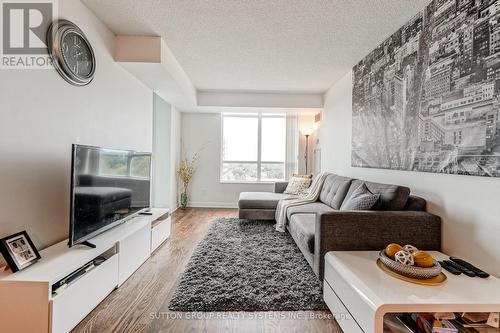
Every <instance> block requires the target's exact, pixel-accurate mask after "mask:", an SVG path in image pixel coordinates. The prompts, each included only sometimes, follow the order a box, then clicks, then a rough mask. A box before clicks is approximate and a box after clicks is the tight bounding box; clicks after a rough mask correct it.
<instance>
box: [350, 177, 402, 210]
mask: <svg viewBox="0 0 500 333" xmlns="http://www.w3.org/2000/svg"><path fill="white" fill-rule="evenodd" d="M363 184H365V185H366V187H367V188H368V190H370V192H372V193H374V194H380V201H381V203H380V210H403V209H404V207H405V205H406V201H408V196H409V195H410V189H409V188H408V187H405V186H399V185H389V184H380V183H372V182H366V181H363V180H354V181H353V182H352V183H351V187H350V188H349V192H347V195H346V197H347V198H349V197H350V196H351V194H352V193H353V192H354V191H355V190H356V189H357V188H359V187H360V186H362V185H363Z"/></svg>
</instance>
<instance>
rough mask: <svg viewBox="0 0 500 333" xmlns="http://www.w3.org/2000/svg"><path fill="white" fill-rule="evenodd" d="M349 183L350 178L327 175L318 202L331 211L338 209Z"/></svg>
mask: <svg viewBox="0 0 500 333" xmlns="http://www.w3.org/2000/svg"><path fill="white" fill-rule="evenodd" d="M351 182H352V178H348V177H342V176H337V175H335V174H329V175H328V176H326V178H325V182H324V183H323V187H322V188H321V193H320V195H319V200H320V201H321V202H323V203H324V204H326V205H328V206H330V207H331V208H333V209H337V210H338V209H340V206H342V202H343V201H344V198H345V197H346V194H347V191H348V190H349V186H350V185H351Z"/></svg>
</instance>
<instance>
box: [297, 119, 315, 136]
mask: <svg viewBox="0 0 500 333" xmlns="http://www.w3.org/2000/svg"><path fill="white" fill-rule="evenodd" d="M300 132H301V133H302V135H311V134H313V132H314V118H313V117H311V118H310V119H305V120H304V121H302V122H301V124H300Z"/></svg>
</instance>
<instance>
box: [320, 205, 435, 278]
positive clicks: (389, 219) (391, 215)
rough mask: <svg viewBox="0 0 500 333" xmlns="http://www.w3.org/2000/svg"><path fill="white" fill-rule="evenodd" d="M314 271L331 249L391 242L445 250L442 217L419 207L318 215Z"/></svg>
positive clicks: (376, 248)
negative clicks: (442, 246) (422, 210)
mask: <svg viewBox="0 0 500 333" xmlns="http://www.w3.org/2000/svg"><path fill="white" fill-rule="evenodd" d="M315 227H316V230H315V239H314V271H315V272H316V274H318V276H320V277H321V278H322V277H323V270H324V256H325V254H326V253H327V252H329V251H379V250H382V249H384V248H385V247H386V246H387V245H388V244H390V243H398V244H401V245H406V244H411V245H414V246H416V247H417V248H419V249H422V250H437V251H439V250H441V218H440V217H439V216H436V215H433V214H430V213H426V212H416V211H335V212H328V213H320V214H317V215H316V226H315Z"/></svg>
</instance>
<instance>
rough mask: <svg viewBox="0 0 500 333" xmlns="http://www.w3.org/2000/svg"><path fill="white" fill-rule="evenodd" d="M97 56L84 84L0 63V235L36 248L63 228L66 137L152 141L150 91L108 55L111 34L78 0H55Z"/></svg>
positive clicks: (147, 144)
mask: <svg viewBox="0 0 500 333" xmlns="http://www.w3.org/2000/svg"><path fill="white" fill-rule="evenodd" d="M59 5H60V8H59V14H60V16H61V17H62V18H65V19H69V20H71V21H73V22H75V23H76V24H77V25H78V26H80V28H82V30H83V31H84V32H85V34H86V35H87V37H88V38H89V40H90V42H91V43H92V46H93V47H94V51H95V53H96V57H97V72H96V75H95V80H94V81H93V82H92V83H91V84H90V85H89V86H87V87H74V86H71V85H69V84H68V83H66V81H64V80H63V79H62V78H61V77H60V76H59V74H57V73H56V71H54V70H10V71H5V70H0V108H1V109H0V152H1V158H0V237H4V236H7V235H9V234H12V233H14V232H17V231H20V230H27V231H28V233H29V234H30V236H31V237H32V238H33V239H34V241H35V244H36V245H37V246H38V247H39V248H41V247H45V246H47V245H50V244H53V243H55V242H57V241H60V240H62V239H64V238H67V236H68V228H69V227H68V220H69V190H70V189H69V187H70V158H71V144H72V143H85V144H91V145H100V146H107V147H116V148H129V149H136V150H141V151H151V149H152V139H151V138H152V100H153V98H152V93H151V91H150V90H149V89H146V88H145V87H144V86H143V85H142V84H141V83H139V81H137V80H136V79H135V78H134V77H132V76H131V75H130V74H129V73H128V72H126V71H125V70H123V69H122V68H121V67H120V66H119V65H117V64H115V63H114V61H113V58H112V52H113V40H114V35H113V34H112V33H111V32H110V31H109V30H108V29H107V28H106V27H105V26H104V25H103V24H102V23H101V22H100V21H99V20H98V19H97V18H96V17H95V16H94V15H93V14H92V13H91V12H90V11H89V10H88V9H87V8H86V7H85V6H84V5H82V4H81V3H80V1H78V0H64V1H59Z"/></svg>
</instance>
